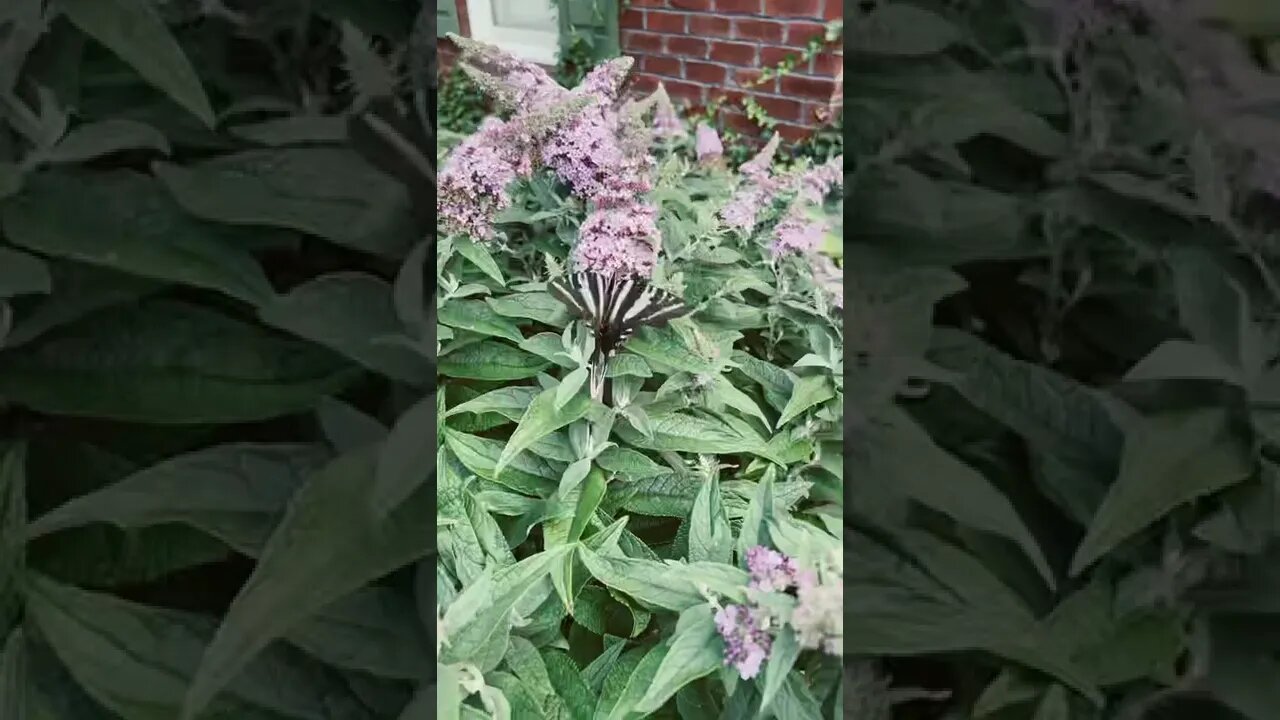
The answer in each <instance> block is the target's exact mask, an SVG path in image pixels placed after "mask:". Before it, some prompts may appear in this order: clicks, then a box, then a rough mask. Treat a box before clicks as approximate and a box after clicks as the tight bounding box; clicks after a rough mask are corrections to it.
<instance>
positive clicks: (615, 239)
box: [574, 203, 661, 278]
mask: <svg viewBox="0 0 1280 720" xmlns="http://www.w3.org/2000/svg"><path fill="white" fill-rule="evenodd" d="M655 215H656V211H655V210H654V208H653V207H651V206H649V205H642V204H639V203H633V204H630V205H623V206H621V207H616V208H602V209H599V210H596V211H595V212H593V213H591V214H590V215H588V216H587V219H586V220H584V221H583V223H582V227H581V228H579V229H578V244H577V245H576V246H575V247H574V259H575V260H576V261H577V263H578V266H579V267H580V268H583V269H585V270H591V271H594V272H597V273H600V274H602V275H639V276H641V277H646V278H647V277H649V276H650V275H652V274H653V266H654V263H656V262H657V260H658V246H659V244H660V241H659V238H660V237H661V236H660V235H659V232H658V224H657V221H656V220H655Z"/></svg>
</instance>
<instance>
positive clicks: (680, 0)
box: [667, 0, 713, 12]
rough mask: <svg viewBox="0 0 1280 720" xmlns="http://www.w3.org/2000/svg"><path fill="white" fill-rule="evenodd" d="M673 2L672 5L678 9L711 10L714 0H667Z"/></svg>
mask: <svg viewBox="0 0 1280 720" xmlns="http://www.w3.org/2000/svg"><path fill="white" fill-rule="evenodd" d="M667 2H669V3H671V7H672V8H674V9H676V10H701V11H702V12H709V11H711V10H712V5H713V0H667Z"/></svg>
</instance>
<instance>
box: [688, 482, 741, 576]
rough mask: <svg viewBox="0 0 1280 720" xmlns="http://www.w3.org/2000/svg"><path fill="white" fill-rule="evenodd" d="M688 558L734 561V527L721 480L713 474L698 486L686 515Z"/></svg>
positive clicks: (721, 561) (709, 560) (696, 560)
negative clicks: (724, 500)
mask: <svg viewBox="0 0 1280 720" xmlns="http://www.w3.org/2000/svg"><path fill="white" fill-rule="evenodd" d="M689 560H691V561H693V562H703V561H705V562H718V563H725V564H729V563H732V562H733V530H732V529H731V528H730V527H729V518H728V516H727V515H725V511H724V504H723V501H722V498H721V496H720V480H719V478H718V477H712V478H711V479H710V480H708V481H707V482H705V483H703V484H702V487H701V488H699V489H698V497H697V498H695V499H694V501H693V512H692V513H691V514H690V516H689Z"/></svg>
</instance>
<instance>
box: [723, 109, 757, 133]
mask: <svg viewBox="0 0 1280 720" xmlns="http://www.w3.org/2000/svg"><path fill="white" fill-rule="evenodd" d="M720 119H721V120H722V121H723V122H724V126H725V127H726V128H728V129H730V130H734V131H737V132H740V133H742V134H744V135H755V134H757V133H759V132H760V126H758V125H756V124H755V123H753V122H751V118H749V117H747V114H746V113H744V112H742V111H741V110H725V111H724V112H722V113H720Z"/></svg>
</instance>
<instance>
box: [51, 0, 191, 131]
mask: <svg viewBox="0 0 1280 720" xmlns="http://www.w3.org/2000/svg"><path fill="white" fill-rule="evenodd" d="M58 7H59V9H61V10H62V12H63V13H64V14H66V16H67V19H68V20H70V21H71V22H72V24H74V25H75V26H76V27H77V28H79V29H80V31H81V32H83V33H84V34H86V35H88V36H89V37H91V38H93V39H95V40H97V41H98V42H100V43H102V44H103V45H105V46H107V48H108V49H110V50H111V51H112V52H113V53H115V54H116V55H118V56H119V57H120V59H121V60H124V61H125V62H126V63H128V64H129V65H130V66H131V67H133V69H134V70H135V71H137V73H138V74H139V75H141V76H142V77H143V79H145V80H146V81H147V82H149V83H151V84H152V85H154V86H156V87H157V88H159V89H160V90H163V91H164V92H165V94H167V95H168V96H169V97H170V98H172V99H173V101H174V102H176V103H178V104H179V105H181V106H182V107H184V108H186V109H187V110H188V111H190V112H191V114H193V115H195V116H196V117H198V118H200V121H201V122H203V123H204V124H205V125H206V126H208V127H213V124H214V117H213V108H212V107H211V106H210V105H209V98H208V96H206V95H205V92H204V88H203V87H202V86H201V85H200V78H199V77H198V76H197V75H196V71H195V68H193V67H192V66H191V62H190V61H189V60H188V59H187V56H186V55H185V54H184V53H183V52H182V48H181V47H180V46H179V45H178V42H177V41H176V40H175V39H174V37H173V36H172V35H170V34H169V29H168V28H167V27H165V24H164V19H163V17H162V16H161V15H160V13H159V11H158V10H157V8H156V7H155V5H153V4H151V3H149V2H147V1H146V0H101V1H99V0H60V1H59V3H58Z"/></svg>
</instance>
